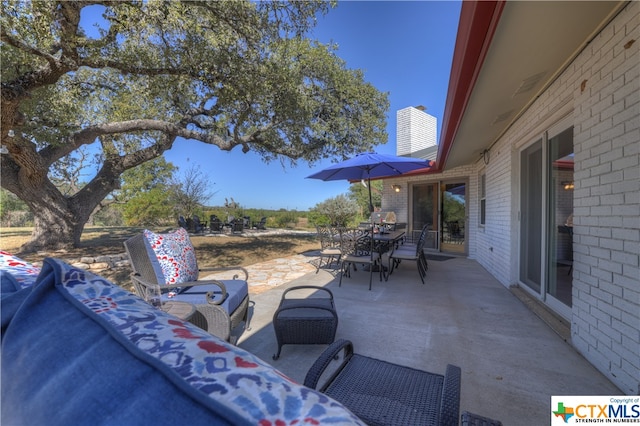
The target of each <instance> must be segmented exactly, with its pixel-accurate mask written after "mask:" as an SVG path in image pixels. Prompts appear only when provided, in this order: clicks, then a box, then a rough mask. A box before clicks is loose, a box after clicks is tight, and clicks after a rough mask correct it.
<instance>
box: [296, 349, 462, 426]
mask: <svg viewBox="0 0 640 426" xmlns="http://www.w3.org/2000/svg"><path fill="white" fill-rule="evenodd" d="M341 353H342V354H343V356H342V357H340V354H341ZM336 359H340V361H339V362H340V365H339V366H338V368H337V370H335V372H334V373H333V374H332V375H331V376H330V377H329V378H328V379H327V381H326V383H325V384H324V385H322V386H321V387H320V389H319V390H320V392H322V393H324V394H326V395H328V396H330V397H331V398H333V399H335V400H337V401H338V402H341V403H342V404H343V405H344V406H345V407H347V408H348V409H349V410H351V412H353V414H355V415H356V416H358V417H359V418H361V419H362V420H363V421H364V422H366V423H367V424H369V425H402V426H404V425H431V426H457V425H458V420H459V415H460V376H461V371H460V367H456V366H454V365H448V366H447V371H446V373H445V374H444V375H440V374H434V373H429V372H426V371H421V370H416V369H414V368H410V367H404V366H401V365H397V364H392V363H390V362H386V361H381V360H378V359H374V358H369V357H366V356H363V355H358V354H354V353H353V344H352V343H351V342H350V341H348V340H343V339H341V340H337V341H335V342H334V343H333V344H331V345H330V346H329V347H328V348H327V349H326V350H325V351H324V352H323V353H322V355H320V357H319V358H318V359H317V360H316V362H315V363H314V364H313V365H312V366H311V368H310V369H309V372H308V373H307V376H306V378H305V381H304V385H305V386H307V387H310V388H313V389H316V386H318V381H319V380H320V378H321V376H323V373H324V372H325V370H326V369H327V367H328V366H329V365H330V364H331V363H332V362H333V361H334V360H336ZM331 371H332V370H331Z"/></svg>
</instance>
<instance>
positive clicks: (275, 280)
mask: <svg viewBox="0 0 640 426" xmlns="http://www.w3.org/2000/svg"><path fill="white" fill-rule="evenodd" d="M318 260H319V257H318V256H309V255H302V254H298V255H295V256H289V257H284V258H279V259H273V260H268V261H266V262H260V263H255V264H253V265H249V266H247V267H246V268H245V269H246V270H247V271H248V272H249V292H250V293H251V294H259V293H262V292H263V291H266V290H269V289H271V288H273V287H275V286H279V285H282V284H285V283H288V282H289V281H293V280H295V279H296V278H300V277H301V276H303V275H305V274H308V273H309V272H314V271H315V270H316V265H317V262H318Z"/></svg>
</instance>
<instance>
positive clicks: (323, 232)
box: [316, 225, 342, 274]
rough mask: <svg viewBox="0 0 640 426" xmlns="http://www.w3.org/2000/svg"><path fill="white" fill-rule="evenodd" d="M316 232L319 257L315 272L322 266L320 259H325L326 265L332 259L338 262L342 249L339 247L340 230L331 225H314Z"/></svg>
mask: <svg viewBox="0 0 640 426" xmlns="http://www.w3.org/2000/svg"><path fill="white" fill-rule="evenodd" d="M316 232H317V233H318V239H319V240H320V259H319V260H318V268H317V269H316V274H317V273H318V271H320V267H321V266H322V259H327V263H326V265H327V266H330V265H331V263H332V262H333V260H334V259H335V260H336V263H337V264H338V265H339V264H340V257H341V256H342V250H341V249H340V231H339V229H338V228H335V227H332V226H324V225H323V226H321V225H316Z"/></svg>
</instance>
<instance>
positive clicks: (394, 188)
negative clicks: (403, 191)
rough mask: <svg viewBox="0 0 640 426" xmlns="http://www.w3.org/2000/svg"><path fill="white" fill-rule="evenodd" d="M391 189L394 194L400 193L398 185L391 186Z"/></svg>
mask: <svg viewBox="0 0 640 426" xmlns="http://www.w3.org/2000/svg"><path fill="white" fill-rule="evenodd" d="M391 188H393V190H394V191H395V192H400V185H391Z"/></svg>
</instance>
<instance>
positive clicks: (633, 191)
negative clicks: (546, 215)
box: [471, 2, 640, 394]
mask: <svg viewBox="0 0 640 426" xmlns="http://www.w3.org/2000/svg"><path fill="white" fill-rule="evenodd" d="M639 11H640V4H639V3H637V2H633V3H630V4H629V5H628V6H627V7H626V9H625V10H624V11H623V12H621V13H620V15H619V16H617V17H616V18H615V19H614V21H613V22H612V23H611V24H610V25H609V26H607V27H606V28H605V29H604V30H603V31H602V32H601V33H600V34H599V35H598V36H597V37H595V39H594V40H593V41H592V42H591V44H590V45H589V46H588V47H587V48H586V49H585V50H584V51H583V52H581V54H580V55H579V56H578V58H576V60H575V61H574V62H573V63H572V64H571V65H570V66H569V67H568V68H567V69H566V70H565V71H564V73H563V74H562V75H561V76H560V77H559V78H558V79H557V80H556V81H555V82H554V83H553V84H552V85H551V87H550V88H549V89H548V90H547V91H546V92H545V93H543V94H542V95H541V96H540V97H539V98H538V99H537V100H536V102H535V103H534V104H533V105H532V106H531V107H530V108H529V109H528V110H527V111H526V112H525V114H524V115H523V116H522V117H521V118H520V119H519V120H518V121H517V122H516V123H515V125H514V126H512V127H511V128H510V129H509V130H508V131H507V132H506V134H505V135H504V136H503V138H501V140H500V141H498V142H497V143H496V144H495V145H494V146H493V147H492V148H491V162H490V163H489V165H487V166H486V169H485V172H486V175H487V197H486V199H487V207H486V209H487V216H486V217H487V223H486V226H485V227H484V230H482V228H481V229H480V231H479V232H478V233H477V234H478V237H477V240H476V242H475V243H476V246H477V248H478V249H477V256H476V258H477V260H478V262H479V263H481V264H482V265H483V266H484V267H485V268H486V269H487V270H489V271H490V272H491V273H492V274H493V275H494V276H495V277H496V278H497V279H498V280H499V281H500V282H501V283H503V284H505V285H508V284H514V283H517V282H518V271H519V269H518V265H519V263H518V253H519V248H518V247H519V243H518V235H519V220H518V215H517V212H518V209H519V206H518V203H519V194H518V193H519V186H518V182H519V173H520V170H519V152H520V150H521V148H522V147H523V146H526V145H528V144H529V143H531V142H533V141H534V140H537V139H539V138H540V137H541V135H542V132H543V131H545V130H547V129H548V128H549V127H550V126H551V125H552V124H553V123H554V122H557V121H558V120H560V118H562V117H563V116H564V115H566V114H567V113H569V114H570V116H571V122H572V124H573V126H574V152H575V159H574V161H575V170H574V182H575V190H574V199H573V204H574V245H573V250H574V253H573V256H574V269H573V298H572V299H573V306H572V318H571V331H572V343H573V345H574V346H575V347H576V349H578V350H579V351H580V352H581V353H582V354H583V355H584V356H585V357H586V358H587V359H588V360H589V361H590V362H591V363H592V364H593V365H594V366H595V367H596V368H598V369H599V370H600V371H602V372H603V373H604V374H606V375H607V376H608V377H609V378H610V379H611V380H612V381H613V382H614V383H615V384H616V385H617V386H618V387H620V389H621V390H622V391H623V392H625V393H628V394H637V393H638V392H639V390H640V388H639V387H640V384H639V383H640V355H639V354H640V256H639V253H640V242H639V241H640V201H639V200H640V196H639V193H640V162H639V145H640V95H639V94H640V90H639V89H640V81H639V76H638V70H639V66H638V64H639V63H640V55H639V51H640V49H639V48H640V40H639V36H640V34H638V33H639V31H640V27H639V22H640V17H639V13H640V12H639ZM630 40H636V42H635V43H634V44H633V45H631V47H630V48H624V45H625V43H627V42H629V41H630ZM585 80H586V86H585V90H584V91H581V83H582V82H583V81H585ZM480 173H481V168H480V166H478V170H477V173H476V174H477V175H479V174H480ZM471 204H473V202H472V203H471ZM471 225H472V226H473V222H472V223H471ZM492 247H493V251H491V250H490V249H491V248H492ZM505 259H510V261H506V260H505Z"/></svg>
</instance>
